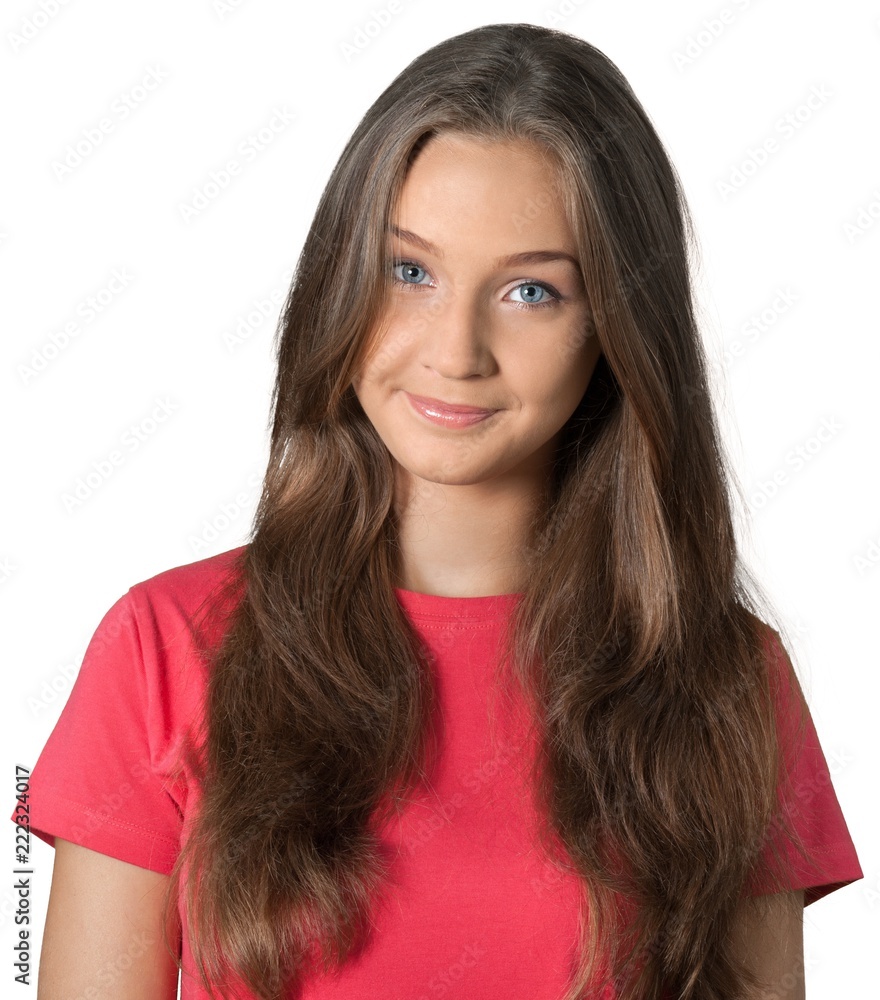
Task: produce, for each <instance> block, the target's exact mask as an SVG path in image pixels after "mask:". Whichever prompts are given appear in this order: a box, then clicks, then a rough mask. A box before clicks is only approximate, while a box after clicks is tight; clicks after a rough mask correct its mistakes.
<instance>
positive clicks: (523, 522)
mask: <svg viewBox="0 0 880 1000" xmlns="http://www.w3.org/2000/svg"><path fill="white" fill-rule="evenodd" d="M551 170H552V164H551V163H550V162H549V161H548V159H547V158H546V155H541V153H540V152H539V151H538V150H537V149H535V148H534V147H530V146H525V145H521V144H509V143H506V144H487V143H485V142H479V141H477V140H474V139H462V138H452V137H443V139H442V140H435V141H433V142H431V143H429V144H428V145H427V146H426V147H425V149H424V150H423V151H422V153H421V154H420V156H419V157H418V158H417V159H416V161H415V163H414V164H413V166H412V168H411V170H410V174H409V176H408V178H407V181H406V184H405V187H404V191H403V195H402V198H401V201H400V204H399V206H398V212H397V215H396V219H395V223H396V225H397V227H398V228H399V229H400V230H408V231H409V232H410V233H411V234H415V236H416V237H418V238H420V239H421V241H422V244H421V245H420V244H419V242H417V241H414V240H413V239H412V237H408V238H404V237H402V236H401V235H399V234H390V235H389V237H388V239H389V255H390V257H391V258H394V259H401V260H403V261H406V262H407V266H404V265H403V264H401V266H399V267H395V268H394V274H395V275H396V276H397V277H398V278H399V279H401V280H403V276H404V275H405V274H408V275H409V277H411V278H413V279H414V282H415V283H416V284H418V286H419V287H418V288H415V289H414V288H407V287H403V286H402V285H395V286H394V288H393V290H392V294H391V301H390V305H389V310H388V313H387V315H386V316H385V317H384V321H383V324H382V329H381V330H380V331H378V337H377V345H376V350H375V351H374V352H373V354H372V357H371V360H370V361H369V362H368V365H367V367H366V368H365V370H364V372H363V373H362V374H361V377H360V378H359V379H358V380H356V382H355V391H356V393H357V395H358V399H359V401H360V403H361V405H362V407H363V409H364V411H365V413H366V414H367V416H368V417H369V419H370V420H371V421H372V423H373V425H374V426H375V427H376V430H377V432H378V433H379V435H380V436H381V438H382V440H383V441H384V442H385V444H386V445H387V447H388V449H389V451H390V453H391V454H392V456H393V457H394V459H395V462H396V477H397V478H396V483H397V487H398V492H397V496H396V501H397V504H398V509H399V511H400V513H401V522H400V523H401V531H400V543H401V550H402V576H401V580H400V586H402V587H404V588H406V589H409V590H416V591H420V592H423V593H429V594H439V595H448V596H455V597H478V596H482V595H489V594H501V593H512V592H517V591H519V590H521V589H522V587H523V585H524V578H523V574H524V565H523V561H522V559H521V558H520V557H519V555H518V553H520V552H521V551H522V549H523V546H524V545H525V544H526V543H527V536H528V520H529V517H530V515H531V513H532V511H533V510H534V505H535V504H536V503H538V502H539V498H540V496H541V491H542V490H543V489H544V487H545V484H546V478H547V474H548V471H549V469H550V467H551V465H552V461H553V457H554V453H555V448H556V443H557V441H558V435H559V431H560V429H561V428H562V427H563V425H564V424H565V422H566V421H567V420H568V418H569V417H570V415H571V414H572V412H573V411H574V409H575V407H576V406H577V403H578V401H579V400H580V399H581V397H582V396H583V393H584V391H585V390H586V388H587V385H588V383H589V380H590V376H591V375H592V372H593V368H594V367H595V364H596V361H597V360H598V357H599V346H598V343H597V341H596V338H595V337H589V336H586V335H585V331H586V329H587V323H588V318H589V307H588V301H587V295H586V290H585V289H584V287H583V283H582V279H581V276H580V272H579V269H578V267H577V266H576V265H573V264H572V263H571V262H568V261H567V260H565V259H564V258H562V259H556V260H543V261H534V260H533V261H530V262H529V263H527V264H523V263H518V264H511V263H509V262H508V263H504V262H502V261H501V258H504V257H506V256H509V255H510V254H513V253H521V252H526V251H529V252H530V251H536V250H541V251H548V250H552V251H561V252H564V253H568V254H570V255H571V256H573V257H577V251H576V248H575V245H574V240H573V238H572V234H571V231H570V229H569V226H568V223H567V221H566V219H565V217H564V215H563V214H562V213H561V211H560V210H559V208H558V199H557V198H555V197H553V198H550V199H547V198H541V195H542V194H543V193H545V192H552V191H555V190H556V186H555V183H551V181H550V179H549V178H550V177H551V174H550V171H551ZM548 202H549V207H545V208H542V209H541V211H539V212H537V213H529V214H528V215H526V214H525V212H524V208H525V206H527V205H529V204H536V203H537V204H544V205H547V204H548ZM524 219H525V220H526V221H525V224H524V222H523V220H524ZM424 241H427V242H429V243H430V244H431V245H432V247H433V249H428V248H426V247H425V246H424ZM410 262H412V263H413V264H415V265H417V266H416V267H415V268H413V267H412V266H409V264H410ZM538 284H542V285H543V284H546V285H547V286H549V287H551V288H552V289H554V290H555V292H556V293H558V295H559V296H560V298H559V301H557V302H555V303H554V304H550V305H547V306H545V307H537V308H532V309H527V308H520V307H518V306H517V305H515V303H517V302H519V303H521V304H525V303H530V302H531V301H532V300H535V302H546V301H549V300H550V299H551V298H552V293H549V294H545V293H544V292H542V291H540V290H539V289H538V288H537V287H536V286H537V285H538ZM404 391H410V392H413V393H415V394H417V395H421V396H431V397H434V398H437V399H441V400H445V401H448V402H457V403H465V404H469V405H475V406H488V407H491V408H493V409H497V410H498V412H497V413H496V414H495V415H494V416H493V417H492V418H491V419H490V420H489V421H485V422H482V423H479V424H475V425H473V426H471V427H469V428H465V429H462V428H456V429H451V428H448V427H439V426H436V425H433V424H431V423H430V422H427V421H425V420H424V419H423V418H421V417H420V415H419V414H417V413H416V412H415V411H413V410H412V408H411V407H410V405H409V402H408V400H407V399H406V397H405V396H404V395H403V392H404ZM55 850H56V853H55V868H54V872H53V876H52V888H51V894H50V897H49V909H48V915H47V921H46V927H45V930H44V936H43V946H42V952H41V957H40V967H39V988H38V993H37V1000H69V998H71V997H80V996H83V997H89V998H90V1000H110V998H111V997H112V998H114V1000H174V998H175V997H176V982H177V968H176V966H175V964H174V962H173V961H172V960H171V958H170V957H169V956H168V954H167V952H166V951H165V948H164V946H163V944H162V936H161V920H162V912H163V909H162V908H163V897H164V892H165V888H166V886H167V884H168V876H165V875H161V874H158V873H156V872H152V871H148V870H147V869H144V868H138V867H136V866H135V865H130V864H126V863H125V862H123V861H118V860H116V859H115V858H110V857H106V856H104V855H101V854H97V853H95V852H94V851H90V850H88V849H86V848H83V847H79V846H77V845H75V844H71V843H69V842H67V841H64V840H62V839H60V838H59V839H57V840H56V849H55ZM769 903H770V912H769V915H768V916H767V917H763V918H757V917H756V916H754V915H753V914H751V913H749V912H748V910H747V909H746V908H743V911H742V915H741V917H740V919H739V920H738V922H737V925H736V928H735V933H734V944H735V947H736V949H737V952H738V954H740V955H741V956H742V957H743V959H744V960H745V961H746V962H747V963H748V964H749V965H750V967H751V968H753V969H754V971H755V972H756V973H757V974H758V975H759V976H760V977H761V978H762V979H763V980H764V981H765V982H766V983H767V990H766V993H765V996H766V1000H770V998H771V997H773V998H779V997H784V998H786V1000H804V985H803V938H802V911H803V893H802V892H800V891H799V892H796V893H783V894H780V895H778V896H774V897H771V899H770V900H769ZM71 929H74V930H73V932H72V931H71ZM175 933H176V934H178V935H179V927H178V928H176V930H175ZM129 960H130V961H129Z"/></svg>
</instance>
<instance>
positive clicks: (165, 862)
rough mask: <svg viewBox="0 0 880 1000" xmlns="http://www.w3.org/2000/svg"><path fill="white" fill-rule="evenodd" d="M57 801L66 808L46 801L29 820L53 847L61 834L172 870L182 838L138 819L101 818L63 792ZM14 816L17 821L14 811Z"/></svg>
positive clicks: (151, 867) (96, 848) (152, 868)
mask: <svg viewBox="0 0 880 1000" xmlns="http://www.w3.org/2000/svg"><path fill="white" fill-rule="evenodd" d="M53 801H54V802H57V803H59V804H61V805H62V808H60V809H54V810H53V809H51V808H47V807H46V803H45V802H44V803H43V807H42V808H41V809H40V810H39V815H38V816H33V815H32V816H31V820H30V823H29V829H30V832H31V833H32V834H33V835H34V836H37V837H39V838H40V840H42V841H44V842H45V843H47V844H49V846H50V847H54V846H55V838H56V837H61V838H62V839H63V840H69V841H70V842H71V843H73V844H78V845H79V846H80V847H86V848H88V849H89V850H92V851H96V852H97V853H99V854H106V855H109V856H110V857H112V858H116V859H117V860H119V861H126V862H128V864H132V865H137V866H138V867H139V868H147V869H149V870H150V871H155V872H158V873H159V874H161V875H170V874H171V870H172V868H173V867H174V862H175V861H176V860H177V855H178V854H179V852H180V844H179V842H177V841H174V840H173V839H171V838H169V837H167V836H165V835H164V834H161V833H158V832H156V831H153V830H148V829H146V828H145V827H142V826H138V825H137V824H135V823H129V822H121V821H120V820H117V819H114V818H113V817H107V818H106V819H100V818H98V814H96V812H95V810H94V809H92V808H88V807H86V806H82V805H80V804H79V803H77V802H72V801H70V800H69V799H66V798H64V797H63V796H56V797H55V798H54V799H53ZM10 818H11V819H12V820H13V821H15V817H14V815H13V816H12V817H10Z"/></svg>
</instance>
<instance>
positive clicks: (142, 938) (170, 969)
mask: <svg viewBox="0 0 880 1000" xmlns="http://www.w3.org/2000/svg"><path fill="white" fill-rule="evenodd" d="M167 884H168V876H167V875H161V874H159V873H158V872H154V871H149V870H148V869H146V868H139V867H138V866H137V865H130V864H128V863H127V862H125V861H119V860H118V859H116V858H111V857H108V856H107V855H104V854H99V853H98V852H97V851H92V850H89V849H88V848H85V847H80V846H79V845H78V844H73V843H71V842H70V841H67V840H62V839H61V838H60V837H56V839H55V867H54V870H53V872H52V887H51V890H50V893H49V907H48V911H47V914H46V926H45V929H44V931H43V944H42V950H41V952H40V967H39V975H38V977H37V1000H73V998H79V997H83V998H88V1000H175V998H176V997H177V979H178V969H177V966H176V965H175V964H174V962H173V961H172V959H171V956H170V955H169V954H168V952H167V950H166V948H165V945H164V943H163V941H162V913H163V900H164V894H165V888H166V886H167ZM179 934H180V928H179V924H178V926H177V927H175V928H174V929H173V930H172V932H171V935H170V936H171V940H172V941H173V940H175V936H176V937H177V938H178V940H179Z"/></svg>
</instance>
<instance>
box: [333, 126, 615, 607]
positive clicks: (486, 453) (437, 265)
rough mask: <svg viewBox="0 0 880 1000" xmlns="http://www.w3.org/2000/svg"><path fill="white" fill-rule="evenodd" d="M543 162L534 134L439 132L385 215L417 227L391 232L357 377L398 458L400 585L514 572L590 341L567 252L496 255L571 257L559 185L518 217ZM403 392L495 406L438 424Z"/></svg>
mask: <svg viewBox="0 0 880 1000" xmlns="http://www.w3.org/2000/svg"><path fill="white" fill-rule="evenodd" d="M552 170H553V166H552V164H551V162H550V161H549V159H548V158H547V156H546V154H544V155H541V153H540V151H539V150H538V149H537V148H533V147H527V146H523V145H521V144H515V143H487V142H484V141H481V140H477V139H474V138H461V137H455V138H453V137H449V136H444V137H442V138H437V139H434V140H433V141H432V142H430V143H428V145H427V146H426V147H425V148H424V149H423V150H422V152H421V153H420V154H419V156H418V157H417V158H416V161H415V163H414V164H413V165H412V167H411V168H410V172H409V174H408V176H407V179H406V182H405V185H404V189H403V192H402V196H401V199H400V202H399V204H398V206H397V212H396V216H395V220H394V222H395V225H396V226H397V227H398V229H399V230H406V231H408V233H410V234H412V235H407V236H405V237H402V236H400V235H397V234H395V233H391V234H389V235H388V254H389V268H391V267H392V264H391V262H392V261H393V260H402V261H404V262H405V264H401V265H396V266H394V267H393V270H392V273H393V274H394V276H396V277H397V278H398V281H397V282H394V283H393V284H392V287H391V292H390V296H391V297H390V303H389V309H388V311H387V313H386V315H385V317H383V319H384V322H383V324H382V329H381V331H379V333H378V334H377V342H376V345H375V347H374V349H373V352H372V355H371V358H370V359H368V362H367V364H366V365H365V367H364V370H363V371H362V372H361V373H360V376H359V378H357V379H356V380H355V381H354V383H353V384H354V388H355V392H356V394H357V397H358V400H359V401H360V403H361V406H362V408H363V410H364V412H365V413H366V415H367V416H368V417H369V419H370V421H371V422H372V423H373V425H374V427H375V428H376V430H377V431H378V433H379V435H380V436H381V438H382V440H383V441H384V442H385V444H386V445H387V447H388V449H389V451H390V452H391V454H392V455H393V457H394V459H395V460H396V471H397V475H398V479H397V496H396V499H397V502H398V506H399V509H400V513H401V529H400V535H399V539H400V545H401V550H402V566H401V583H400V586H402V587H404V588H406V589H409V590H417V591H421V592H423V593H430V594H439V595H446V596H451V597H477V596H481V595H488V594H499V593H512V592H516V591H519V590H520V589H521V588H522V586H523V573H524V562H523V559H522V557H521V553H522V551H523V548H524V545H525V543H526V542H527V536H528V530H527V526H528V520H529V518H530V516H531V515H532V513H533V511H534V508H535V504H536V503H537V502H538V498H539V497H540V491H541V490H542V489H543V488H544V487H545V484H546V482H547V478H548V474H549V471H550V468H551V466H552V462H553V458H554V453H555V448H556V443H557V440H558V434H559V431H560V430H561V428H562V427H563V425H564V424H565V422H566V421H567V420H568V418H569V417H570V416H571V414H572V413H573V412H574V409H575V407H576V406H577V404H578V402H579V401H580V399H581V398H582V397H583V395H584V392H585V390H586V388H587V385H588V383H589V380H590V376H591V375H592V372H593V369H594V367H595V364H596V361H597V360H598V358H599V354H600V347H599V344H598V341H597V339H596V338H595V337H591V336H587V335H586V331H587V323H588V319H589V307H588V302H587V295H586V290H585V288H584V285H583V280H582V277H581V273H580V269H579V267H578V265H577V263H576V262H574V263H573V262H572V261H570V260H568V259H566V258H565V257H562V256H560V257H559V258H557V259H552V260H543V261H530V262H528V263H522V262H519V263H507V262H505V261H504V260H503V258H505V257H508V256H509V255H511V254H522V253H527V252H534V251H544V252H552V251H558V252H559V253H560V254H569V255H570V256H571V257H573V258H575V261H576V260H577V248H576V246H575V243H574V239H573V237H572V234H571V230H570V228H569V225H568V222H567V220H566V217H565V215H564V214H563V213H562V212H561V211H560V210H559V208H558V207H556V200H557V199H556V198H553V199H546V198H545V199H542V200H544V201H546V200H551V201H552V203H553V204H552V206H551V207H550V208H549V209H542V210H541V211H540V212H538V213H532V214H531V215H530V216H529V217H528V218H526V217H525V216H524V215H523V208H524V206H526V205H527V204H528V203H529V202H530V200H531V201H532V202H534V201H535V200H536V199H539V198H541V196H542V195H544V194H546V193H548V192H550V191H553V190H554V189H555V184H554V183H553V178H552V174H551V171H552ZM539 203H540V202H539ZM425 242H427V243H430V244H431V247H432V249H428V248H426V246H425V245H424V244H425ZM405 277H409V278H410V282H409V284H404V283H403V281H402V280H401V279H403V278H405ZM413 279H414V280H413ZM539 283H540V284H539ZM541 285H546V286H547V288H541ZM550 288H552V289H553V291H550V290H549V289H550ZM557 296H558V298H557ZM533 300H534V301H533ZM404 392H410V393H413V394H415V395H419V396H428V397H432V398H434V399H439V400H442V401H445V402H450V403H459V404H463V405H470V406H478V407H490V408H493V409H496V410H498V412H497V413H495V414H494V416H493V417H491V418H490V420H488V421H485V422H482V423H479V424H475V425H473V426H471V427H468V428H448V427H438V426H435V425H433V424H431V423H430V422H428V421H426V420H425V419H424V418H423V417H422V416H420V415H419V414H418V413H416V412H415V411H414V410H413V409H412V407H411V405H410V403H409V401H408V400H407V398H406V396H405V395H404Z"/></svg>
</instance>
